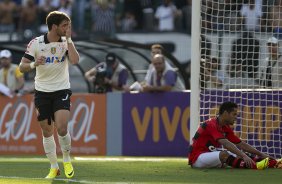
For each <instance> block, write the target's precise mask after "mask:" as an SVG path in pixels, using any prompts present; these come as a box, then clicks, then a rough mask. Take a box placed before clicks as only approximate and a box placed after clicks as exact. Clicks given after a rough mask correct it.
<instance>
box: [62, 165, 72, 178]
mask: <svg viewBox="0 0 282 184" xmlns="http://www.w3.org/2000/svg"><path fill="white" fill-rule="evenodd" d="M63 164H64V170H65V175H66V177H67V178H72V177H73V176H74V170H73V167H72V164H71V162H64V163H63Z"/></svg>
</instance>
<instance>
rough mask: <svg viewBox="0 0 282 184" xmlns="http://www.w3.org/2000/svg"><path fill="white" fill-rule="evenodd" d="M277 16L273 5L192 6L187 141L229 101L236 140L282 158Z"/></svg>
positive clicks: (205, 1)
mask: <svg viewBox="0 0 282 184" xmlns="http://www.w3.org/2000/svg"><path fill="white" fill-rule="evenodd" d="M226 2H229V3H226ZM270 2H272V4H271V3H270ZM277 7H281V8H280V9H279V8H277ZM280 10H282V1H281V3H280V1H277V0H276V1H275V0H273V1H263V0H238V1H232V0H229V1H225V0H193V1H192V35H191V37H192V39H191V40H192V41H191V48H192V52H191V53H192V54H191V96H190V108H191V111H190V141H192V138H193V136H194V134H195V132H196V130H197V128H198V125H199V123H200V122H203V121H205V120H207V119H208V118H210V117H213V116H215V115H216V113H217V110H218V107H219V105H220V104H221V103H222V102H224V101H233V102H236V103H237V104H238V106H239V116H238V121H237V123H236V124H235V125H234V130H235V132H236V134H237V135H238V136H239V137H240V138H241V139H242V140H245V141H246V142H248V143H249V144H251V145H252V146H254V147H256V148H257V149H258V150H261V151H263V152H266V153H268V154H270V155H271V156H274V157H277V158H280V157H281V154H282V149H281V148H282V147H281V146H282V128H281V127H282V124H281V120H282V119H281V118H282V56H281V55H282V52H281V48H280V47H281V46H280V45H279V43H280V39H282V20H281V27H279V25H280V22H279V20H278V19H277V16H278V14H282V12H279V11H280ZM276 14H277V15H276Z"/></svg>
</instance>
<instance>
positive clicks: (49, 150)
mask: <svg viewBox="0 0 282 184" xmlns="http://www.w3.org/2000/svg"><path fill="white" fill-rule="evenodd" d="M43 147H44V151H45V154H46V156H47V158H48V159H49V161H50V163H51V168H59V165H58V160H57V153H56V143H55V139H54V136H53V135H52V136H51V137H44V136H43Z"/></svg>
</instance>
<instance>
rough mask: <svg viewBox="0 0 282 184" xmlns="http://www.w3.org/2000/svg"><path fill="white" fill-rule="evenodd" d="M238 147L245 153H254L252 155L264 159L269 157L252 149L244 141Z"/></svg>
mask: <svg viewBox="0 0 282 184" xmlns="http://www.w3.org/2000/svg"><path fill="white" fill-rule="evenodd" d="M236 145H237V146H238V148H240V149H241V150H243V151H244V152H248V153H252V154H255V155H258V156H260V157H262V158H266V157H269V156H268V155H266V154H264V153H262V152H260V151H258V150H257V149H256V148H254V147H252V146H251V145H249V144H248V143H245V142H243V141H241V142H240V143H239V144H236Z"/></svg>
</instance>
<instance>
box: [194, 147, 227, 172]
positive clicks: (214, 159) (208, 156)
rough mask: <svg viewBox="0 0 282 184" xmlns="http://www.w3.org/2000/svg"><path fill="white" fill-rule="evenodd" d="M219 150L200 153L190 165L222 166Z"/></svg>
mask: <svg viewBox="0 0 282 184" xmlns="http://www.w3.org/2000/svg"><path fill="white" fill-rule="evenodd" d="M219 155H220V151H213V152H207V153H202V154H201V155H200V156H199V157H198V159H197V160H196V162H195V163H194V164H193V165H192V167H193V168H220V167H222V166H223V164H222V162H221V160H220V156H219Z"/></svg>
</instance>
